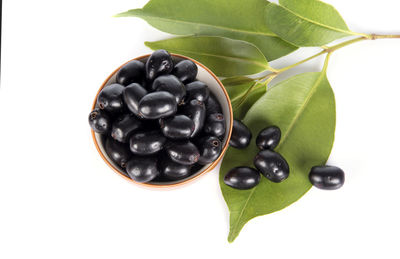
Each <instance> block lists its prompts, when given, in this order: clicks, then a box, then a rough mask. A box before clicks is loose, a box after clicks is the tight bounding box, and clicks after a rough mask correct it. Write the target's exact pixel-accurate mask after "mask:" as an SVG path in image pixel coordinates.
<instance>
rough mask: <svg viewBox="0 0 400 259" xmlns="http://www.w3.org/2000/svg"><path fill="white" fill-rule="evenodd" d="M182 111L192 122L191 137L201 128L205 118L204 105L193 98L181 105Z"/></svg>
mask: <svg viewBox="0 0 400 259" xmlns="http://www.w3.org/2000/svg"><path fill="white" fill-rule="evenodd" d="M183 113H184V114H185V115H186V116H188V117H189V118H190V119H192V121H193V122H194V130H193V132H192V134H191V135H190V137H191V138H193V137H195V136H197V135H198V134H199V133H200V131H201V130H202V129H203V126H204V121H205V118H206V107H205V105H204V103H203V102H201V101H199V100H196V99H194V100H191V101H190V102H189V103H188V104H186V105H185V106H184V107H183Z"/></svg>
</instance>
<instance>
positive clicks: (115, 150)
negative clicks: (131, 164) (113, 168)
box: [105, 138, 132, 168]
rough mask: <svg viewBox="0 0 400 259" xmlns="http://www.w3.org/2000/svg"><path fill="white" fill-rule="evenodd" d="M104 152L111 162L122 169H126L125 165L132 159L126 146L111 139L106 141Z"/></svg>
mask: <svg viewBox="0 0 400 259" xmlns="http://www.w3.org/2000/svg"><path fill="white" fill-rule="evenodd" d="M105 150H106V153H107V155H108V156H109V157H110V158H111V160H112V161H114V162H115V163H117V164H118V165H120V166H121V167H122V168H125V167H126V163H127V162H128V161H129V159H130V158H131V157H132V153H131V151H130V150H129V146H128V145H127V144H124V143H121V142H118V141H115V140H114V139H112V138H107V139H106V144H105Z"/></svg>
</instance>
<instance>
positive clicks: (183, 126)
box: [160, 115, 195, 139]
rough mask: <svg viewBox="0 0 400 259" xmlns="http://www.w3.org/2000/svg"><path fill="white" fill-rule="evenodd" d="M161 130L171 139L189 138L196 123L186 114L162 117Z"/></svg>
mask: <svg viewBox="0 0 400 259" xmlns="http://www.w3.org/2000/svg"><path fill="white" fill-rule="evenodd" d="M160 127H161V132H162V133H163V134H164V136H166V137H167V138H170V139H189V138H190V136H191V135H192V133H193V131H194V128H195V125H194V122H193V121H192V119H190V118H189V117H187V116H186V115H175V116H173V117H168V118H164V119H160Z"/></svg>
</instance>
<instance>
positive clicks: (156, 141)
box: [129, 130, 167, 155]
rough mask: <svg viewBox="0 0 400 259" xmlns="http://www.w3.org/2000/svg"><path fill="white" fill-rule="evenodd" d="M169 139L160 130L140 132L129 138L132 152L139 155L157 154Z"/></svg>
mask: <svg viewBox="0 0 400 259" xmlns="http://www.w3.org/2000/svg"><path fill="white" fill-rule="evenodd" d="M166 141H167V139H166V138H165V137H164V135H163V134H161V132H160V131H159V130H153V131H145V132H138V133H135V134H133V135H132V137H131V138H130V140H129V143H130V148H131V151H132V153H134V154H137V155H151V154H155V153H157V152H158V151H160V150H161V149H163V148H164V145H165V143H166Z"/></svg>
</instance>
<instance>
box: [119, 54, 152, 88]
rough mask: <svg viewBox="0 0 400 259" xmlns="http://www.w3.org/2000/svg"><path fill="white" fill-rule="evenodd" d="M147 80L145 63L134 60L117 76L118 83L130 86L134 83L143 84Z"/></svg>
mask: <svg viewBox="0 0 400 259" xmlns="http://www.w3.org/2000/svg"><path fill="white" fill-rule="evenodd" d="M144 78H145V68H144V64H143V62H140V61H138V60H132V61H130V62H129V63H127V64H125V65H124V66H123V67H122V68H121V69H120V70H119V71H118V72H117V75H116V80H117V83H119V84H121V85H125V86H127V85H129V84H132V83H139V84H141V83H142V82H143V80H144Z"/></svg>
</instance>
